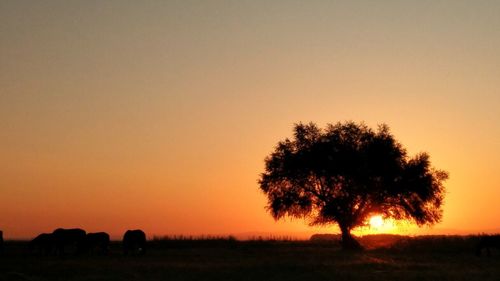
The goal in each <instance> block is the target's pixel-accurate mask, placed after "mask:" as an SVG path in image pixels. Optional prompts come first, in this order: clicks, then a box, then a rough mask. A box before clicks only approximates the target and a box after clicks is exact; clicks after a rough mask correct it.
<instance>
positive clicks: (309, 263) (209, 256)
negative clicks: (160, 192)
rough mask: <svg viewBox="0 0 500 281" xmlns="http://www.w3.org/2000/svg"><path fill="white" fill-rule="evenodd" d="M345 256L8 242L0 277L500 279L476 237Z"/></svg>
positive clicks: (274, 244) (307, 249) (199, 244)
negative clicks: (47, 252)
mask: <svg viewBox="0 0 500 281" xmlns="http://www.w3.org/2000/svg"><path fill="white" fill-rule="evenodd" d="M361 241H362V243H363V244H364V245H365V246H366V247H368V248H369V249H368V250H366V251H364V252H360V253H346V252H343V251H341V250H340V249H339V247H338V243H336V242H324V241H323V242H321V241H319V242H310V241H278V240H275V241H266V240H255V241H236V240H233V239H210V240H190V239H183V240H179V239H175V240H155V241H150V243H149V251H148V252H147V254H146V255H144V256H127V257H125V256H123V255H122V254H121V249H120V244H119V243H114V244H113V245H112V247H111V251H110V253H109V255H107V256H99V255H94V256H90V255H84V256H76V257H75V256H71V255H68V256H66V257H54V256H50V257H44V256H37V255H32V254H28V253H27V252H26V248H27V244H26V242H6V245H5V252H4V253H3V255H1V256H0V280H8V281H15V280H288V281H290V280H371V281H375V280H419V281H420V280H467V281H471V280H483V281H486V280H495V281H498V280H500V252H499V251H498V250H497V251H493V252H492V255H491V257H487V256H486V255H483V256H482V257H477V256H475V254H474V246H475V243H476V238H474V237H460V236H442V237H441V236H429V237H415V238H405V237H396V238H394V237H383V236H378V237H377V236H372V237H365V238H363V239H361Z"/></svg>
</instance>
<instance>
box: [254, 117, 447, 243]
mask: <svg viewBox="0 0 500 281" xmlns="http://www.w3.org/2000/svg"><path fill="white" fill-rule="evenodd" d="M265 164H266V167H265V172H264V173H263V174H261V177H260V179H259V184H260V188H261V190H262V191H263V192H264V193H265V194H266V195H267V198H268V205H267V209H268V210H269V211H270V213H271V215H272V216H273V217H274V218H275V219H276V220H278V219H280V218H283V217H286V216H289V217H293V218H305V219H308V220H309V221H310V225H327V224H335V223H336V224H337V225H338V226H339V228H340V231H341V234H342V247H343V248H344V249H361V246H360V244H359V243H358V242H357V241H356V240H355V239H354V238H353V237H352V235H351V230H352V229H354V228H356V227H358V226H362V225H365V224H366V220H367V219H368V218H369V217H370V216H371V215H373V214H381V215H383V217H384V218H389V217H391V218H394V219H397V220H401V219H405V220H411V221H414V222H415V223H417V224H418V225H419V226H421V225H424V224H434V223H436V222H439V221H440V219H441V216H442V210H441V205H442V202H443V199H444V194H445V188H444V186H443V181H445V180H446V179H447V178H448V174H447V173H446V172H445V171H440V170H436V169H434V168H432V167H431V165H430V162H429V155H428V154H426V153H420V154H418V155H416V156H415V157H413V158H410V157H408V155H407V152H406V150H405V149H404V148H403V147H402V145H401V144H400V143H398V142H397V141H396V140H395V139H394V137H393V135H392V134H391V133H390V131H389V127H388V126H387V125H385V124H384V125H380V126H379V127H378V129H377V130H376V131H374V130H372V129H370V128H368V127H367V126H366V125H365V124H363V123H361V124H358V123H354V122H346V123H337V124H335V125H332V124H329V125H327V127H326V128H325V129H320V128H318V127H317V126H316V124H314V123H309V124H302V123H300V124H296V125H295V128H294V137H293V139H291V140H290V139H285V140H284V141H281V142H279V143H278V145H277V146H276V148H275V150H274V152H273V153H271V155H270V156H268V157H267V158H266V160H265Z"/></svg>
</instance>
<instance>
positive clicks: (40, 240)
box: [29, 233, 54, 255]
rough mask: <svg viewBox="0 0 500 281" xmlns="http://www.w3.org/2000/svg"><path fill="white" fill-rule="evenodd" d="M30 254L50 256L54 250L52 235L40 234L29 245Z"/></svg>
mask: <svg viewBox="0 0 500 281" xmlns="http://www.w3.org/2000/svg"><path fill="white" fill-rule="evenodd" d="M29 249H30V252H31V253H34V254H40V255H50V254H52V253H53V250H54V239H53V235H52V233H42V234H40V235H38V236H37V237H35V238H34V239H33V240H31V241H30V243H29Z"/></svg>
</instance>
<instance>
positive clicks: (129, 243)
mask: <svg viewBox="0 0 500 281" xmlns="http://www.w3.org/2000/svg"><path fill="white" fill-rule="evenodd" d="M145 252H146V234H145V233H144V231H142V230H140V229H136V230H127V232H125V234H124V235H123V253H124V254H125V255H127V254H128V253H131V254H144V253H145Z"/></svg>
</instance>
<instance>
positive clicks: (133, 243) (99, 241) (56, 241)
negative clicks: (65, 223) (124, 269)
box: [0, 228, 146, 256]
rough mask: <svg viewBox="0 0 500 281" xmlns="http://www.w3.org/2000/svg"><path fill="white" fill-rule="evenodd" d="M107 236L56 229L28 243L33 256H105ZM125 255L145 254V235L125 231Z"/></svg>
mask: <svg viewBox="0 0 500 281" xmlns="http://www.w3.org/2000/svg"><path fill="white" fill-rule="evenodd" d="M109 243H110V239H109V234H107V233H106V232H95V233H87V232H85V230H83V229H80V228H72V229H64V228H58V229H56V230H54V231H53V232H52V233H41V234H39V235H38V236H37V237H35V238H34V239H33V240H31V241H30V242H29V251H30V252H31V253H33V254H40V255H56V256H62V255H65V254H75V255H78V254H84V253H91V254H92V253H96V254H103V255H105V254H107V253H108V249H109ZM122 246H123V253H124V254H125V255H128V254H132V255H139V254H144V253H145V252H146V234H145V233H144V231H142V230H140V229H135V230H127V231H126V232H125V234H124V235H123V240H122ZM0 251H3V233H2V231H0Z"/></svg>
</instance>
